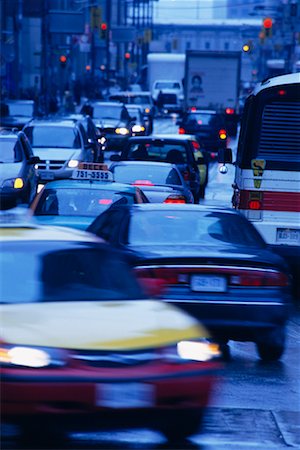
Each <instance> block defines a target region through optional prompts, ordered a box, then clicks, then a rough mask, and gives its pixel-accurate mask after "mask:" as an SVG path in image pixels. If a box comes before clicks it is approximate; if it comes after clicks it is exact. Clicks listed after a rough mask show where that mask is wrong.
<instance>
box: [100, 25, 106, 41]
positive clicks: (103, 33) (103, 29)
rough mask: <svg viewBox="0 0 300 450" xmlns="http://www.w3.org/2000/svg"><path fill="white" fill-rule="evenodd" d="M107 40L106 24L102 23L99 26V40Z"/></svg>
mask: <svg viewBox="0 0 300 450" xmlns="http://www.w3.org/2000/svg"><path fill="white" fill-rule="evenodd" d="M106 38H107V23H105V22H102V23H101V25H100V39H106Z"/></svg>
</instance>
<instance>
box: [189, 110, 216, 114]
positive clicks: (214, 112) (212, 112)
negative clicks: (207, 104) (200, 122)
mask: <svg viewBox="0 0 300 450" xmlns="http://www.w3.org/2000/svg"><path fill="white" fill-rule="evenodd" d="M187 113H188V114H193V113H201V114H217V111H216V110H213V109H191V110H189V111H187Z"/></svg>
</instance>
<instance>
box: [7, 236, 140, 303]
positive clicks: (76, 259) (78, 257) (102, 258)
mask: <svg viewBox="0 0 300 450" xmlns="http://www.w3.org/2000/svg"><path fill="white" fill-rule="evenodd" d="M0 265H1V286H0V293H1V301H2V302H3V303H28V302H61V301H79V300H80V301H89V300H97V301H101V300H128V299H130V300H132V299H137V298H143V294H142V293H141V290H140V287H139V285H138V284H137V282H136V280H135V277H134V276H133V274H132V272H131V270H130V268H129V266H128V265H127V263H126V261H125V260H123V259H122V258H121V256H120V255H119V254H116V253H115V252H114V250H113V249H112V248H108V247H104V245H103V246H99V247H98V246H97V248H96V246H93V245H88V244H84V243H79V244H76V243H68V242H67V243H65V242H38V243H37V242H34V241H30V242H17V243H4V245H3V246H2V248H1V262H0ZM16 274H18V283H16V282H15V279H16ZM116 274H118V276H117V277H116Z"/></svg>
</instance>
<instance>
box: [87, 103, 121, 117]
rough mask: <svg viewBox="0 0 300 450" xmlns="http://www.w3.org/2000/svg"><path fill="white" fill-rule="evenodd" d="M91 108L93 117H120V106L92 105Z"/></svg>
mask: <svg viewBox="0 0 300 450" xmlns="http://www.w3.org/2000/svg"><path fill="white" fill-rule="evenodd" d="M93 108H94V110H93V118H94V119H118V120H120V119H121V114H122V107H121V106H109V105H108V106H106V105H94V106H93Z"/></svg>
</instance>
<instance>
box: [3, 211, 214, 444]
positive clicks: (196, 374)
mask: <svg viewBox="0 0 300 450" xmlns="http://www.w3.org/2000/svg"><path fill="white" fill-rule="evenodd" d="M10 214H11V217H9V213H7V216H8V218H6V219H5V220H4V221H3V223H2V225H1V228H0V234H1V240H2V243H1V300H2V301H1V307H0V317H1V336H0V363H1V411H2V420H3V422H10V423H16V424H18V425H19V426H20V430H22V432H23V434H22V436H23V437H24V436H27V437H28V436H30V438H31V439H39V438H40V439H41V440H43V439H46V436H48V437H49V436H52V437H53V436H54V435H55V430H59V432H60V433H64V432H65V431H66V430H67V429H68V424H69V423H70V421H71V423H72V426H73V427H74V425H75V424H76V426H78V427H80V428H84V429H86V428H89V427H95V424H96V425H97V427H100V426H107V425H108V424H109V425H110V426H126V427H128V426H132V427H145V426H146V427H150V428H154V429H157V430H160V431H161V432H163V433H164V434H165V435H166V436H167V437H168V438H169V439H174V438H176V439H178V438H181V437H185V436H189V435H190V434H193V433H195V432H197V431H198V430H199V427H200V422H201V417H202V413H203V410H204V408H205V407H206V406H207V404H208V402H209V397H210V394H211V391H212V389H213V385H214V380H215V376H216V374H217V372H218V369H219V364H220V363H219V362H218V360H217V359H218V357H219V350H218V347H217V346H216V345H215V344H213V343H212V342H211V341H210V340H209V335H208V332H207V331H206V329H205V328H203V327H202V326H201V325H200V324H199V322H197V321H196V320H195V319H193V318H192V317H190V316H189V315H187V314H186V313H184V312H182V311H181V310H179V309H177V308H175V307H173V306H170V305H168V304H166V303H164V302H162V301H160V300H158V299H151V298H148V297H147V295H145V292H146V291H145V289H142V288H141V285H140V284H139V282H138V281H137V280H136V278H135V276H134V274H133V272H132V270H131V266H130V262H129V261H128V260H127V257H126V256H125V255H124V254H123V253H121V252H119V251H118V250H115V249H113V248H112V247H110V246H109V245H108V244H106V243H104V242H103V241H102V240H101V239H98V238H97V237H94V236H93V235H92V234H88V233H85V232H82V231H78V230H71V229H67V228H59V227H48V226H39V225H36V224H34V223H32V222H31V220H27V221H24V222H22V219H21V218H18V220H17V221H15V223H14V220H13V214H12V213H10ZM148 288H149V286H148ZM152 288H153V286H152ZM54 423H55V424H56V428H55V427H54ZM94 429H95V428H94Z"/></svg>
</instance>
